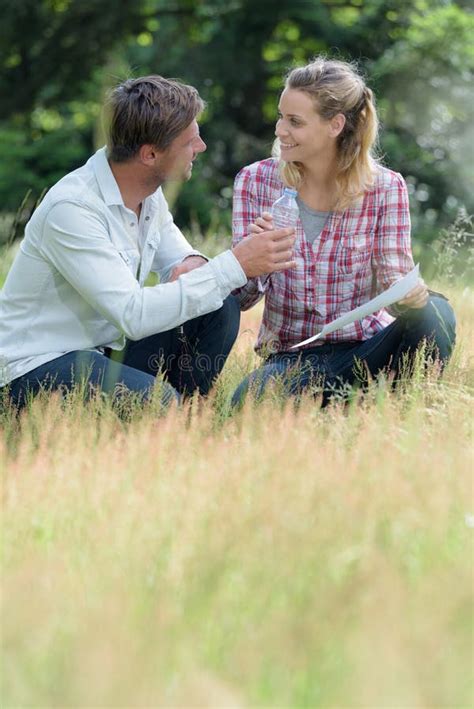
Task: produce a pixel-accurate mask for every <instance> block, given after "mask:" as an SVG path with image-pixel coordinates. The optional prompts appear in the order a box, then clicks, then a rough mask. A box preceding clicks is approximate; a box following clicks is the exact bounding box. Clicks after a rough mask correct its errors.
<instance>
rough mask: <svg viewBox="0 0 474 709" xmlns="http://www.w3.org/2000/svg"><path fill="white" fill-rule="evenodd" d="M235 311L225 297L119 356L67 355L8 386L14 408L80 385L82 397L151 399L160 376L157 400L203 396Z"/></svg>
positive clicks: (229, 337)
mask: <svg viewBox="0 0 474 709" xmlns="http://www.w3.org/2000/svg"><path fill="white" fill-rule="evenodd" d="M239 323H240V310H239V305H238V302H237V300H236V299H235V298H234V297H233V296H229V297H228V298H226V300H225V301H224V304H223V305H222V307H221V308H220V309H219V310H216V311H214V312H212V313H208V314H207V315H201V316H200V317H198V318H195V319H193V320H189V321H188V322H187V323H184V325H182V326H181V327H179V328H174V329H173V330H168V331H167V332H160V333H158V334H156V335H152V336H151V337H146V338H144V339H143V340H138V341H136V342H132V341H130V340H129V341H127V344H126V347H125V349H124V350H122V351H121V352H113V353H112V352H110V351H107V352H106V353H105V354H101V353H100V352H97V351H90V350H85V351H82V350H81V351H76V352H69V353H68V354H65V355H63V356H61V357H58V358H56V359H54V360H52V361H50V362H47V363H46V364H43V365H41V366H40V367H37V368H36V369H34V370H32V371H31V372H28V373H27V374H25V375H23V376H22V377H18V379H14V380H13V382H11V383H10V387H9V394H10V399H11V401H12V403H13V405H14V406H16V407H19V408H21V407H22V406H24V405H25V403H26V402H27V400H28V398H29V397H31V396H34V395H35V394H37V393H38V392H39V391H41V390H45V389H46V390H50V391H54V390H58V389H59V390H61V391H63V392H68V391H71V390H72V389H73V388H74V387H76V386H77V385H78V384H80V385H81V386H84V385H85V391H86V394H88V395H90V394H92V393H93V392H94V391H97V390H100V391H102V392H105V393H106V394H110V395H111V396H112V398H113V399H121V398H123V396H124V394H126V393H127V392H131V393H133V394H134V395H135V396H136V397H138V398H139V399H141V400H142V401H147V400H149V399H150V397H151V395H152V392H153V389H154V386H155V377H156V375H157V374H158V373H162V374H163V375H164V382H163V390H162V392H163V393H162V402H163V404H165V405H166V404H169V403H170V402H171V401H173V400H174V399H176V400H178V401H179V400H180V398H181V396H190V395H192V394H193V393H194V392H196V391H199V392H200V393H201V394H204V395H205V394H207V393H208V392H209V390H210V388H211V386H212V384H213V382H214V380H215V379H216V377H217V376H218V375H219V374H220V372H221V370H222V368H223V366H224V364H225V361H226V359H227V356H228V354H229V352H230V350H231V349H232V345H233V344H234V342H235V339H236V337H237V333H238V331H239Z"/></svg>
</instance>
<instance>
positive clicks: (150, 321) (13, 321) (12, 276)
mask: <svg viewBox="0 0 474 709" xmlns="http://www.w3.org/2000/svg"><path fill="white" fill-rule="evenodd" d="M196 253H198V252H196V251H194V250H193V248H192V247H191V245H190V244H189V243H188V241H187V240H186V239H185V237H184V236H183V234H182V233H181V232H180V230H179V229H178V228H177V226H176V225H175V224H174V222H173V218H172V216H171V214H170V211H169V209H168V205H167V203H166V200H165V198H164V196H163V193H162V191H161V188H160V189H158V190H157V191H156V192H155V193H154V194H152V195H150V196H149V197H147V198H146V199H145V200H144V201H143V203H142V210H141V213H140V219H137V216H136V214H135V213H134V212H133V211H132V210H130V209H127V207H125V205H124V203H123V199H122V196H121V193H120V190H119V187H118V185H117V182H116V181H115V178H114V176H113V173H112V171H111V169H110V166H109V163H108V161H107V157H106V149H105V148H101V149H100V150H98V151H97V152H96V153H95V155H93V156H92V157H91V158H90V159H89V160H88V161H87V163H86V164H85V165H84V166H83V167H80V168H79V169H77V170H75V171H74V172H71V173H70V174H69V175H66V177H64V178H63V179H62V180H60V181H59V182H58V183H57V184H56V185H55V186H54V187H53V188H52V189H51V190H50V191H49V192H48V193H47V195H46V196H45V198H44V199H43V201H42V202H41V204H40V206H39V207H38V208H37V209H36V211H35V213H34V214H33V216H32V218H31V220H30V221H29V223H28V225H27V227H26V231H25V238H24V239H23V241H22V242H21V244H20V249H19V251H18V254H17V256H16V258H15V261H14V263H13V265H12V268H11V270H10V272H9V274H8V276H7V279H6V282H5V285H4V287H3V290H2V291H1V292H0V386H3V385H5V384H8V383H9V382H10V381H12V380H13V379H16V378H17V377H20V376H21V375H23V374H25V373H27V372H29V371H31V370H32V369H35V368H36V367H39V366H40V365H41V364H44V363H45V362H49V361H51V360H53V359H55V358H56V357H60V356H61V355H63V354H66V353H67V352H72V351H74V350H85V349H96V348H99V347H111V348H113V349H122V348H123V347H124V345H125V338H126V337H127V338H129V339H131V340H140V339H142V338H144V337H147V336H149V335H153V334H155V333H157V332H163V331H166V330H170V329H171V328H173V327H176V326H177V325H180V324H181V323H184V322H186V321H187V320H190V319H191V318H195V317H197V316H199V315H204V314H205V313H209V312H211V311H213V310H217V309H218V308H220V307H221V306H222V303H223V301H224V299H225V298H226V297H227V296H228V295H229V293H230V292H231V291H232V290H233V289H235V288H238V287H239V286H242V285H244V284H245V283H246V282H247V278H246V276H245V273H244V272H243V270H242V268H241V266H240V264H239V262H238V261H237V259H236V258H235V256H234V255H233V253H232V252H231V251H230V250H229V251H225V252H224V253H222V254H219V256H216V257H215V258H213V259H211V260H210V261H209V262H208V263H207V264H204V265H203V266H201V267H200V268H197V269H194V270H193V271H190V272H189V273H186V274H184V275H182V276H180V278H178V279H177V280H176V281H174V282H172V283H166V280H167V279H168V278H169V275H170V273H171V271H172V269H173V267H174V266H176V265H177V264H178V263H180V262H181V261H182V260H183V259H184V258H186V257H187V256H190V255H192V254H196ZM150 271H153V272H156V273H158V274H159V276H160V281H161V282H160V284H159V285H156V286H151V287H150V286H149V287H147V286H145V285H144V284H145V280H146V278H147V276H148V275H149V273H150Z"/></svg>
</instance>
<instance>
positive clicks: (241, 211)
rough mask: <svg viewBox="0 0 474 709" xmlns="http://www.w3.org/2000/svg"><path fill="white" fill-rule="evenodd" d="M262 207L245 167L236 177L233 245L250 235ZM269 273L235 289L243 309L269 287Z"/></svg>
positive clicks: (246, 308) (255, 301)
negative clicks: (252, 224) (250, 229)
mask: <svg viewBox="0 0 474 709" xmlns="http://www.w3.org/2000/svg"><path fill="white" fill-rule="evenodd" d="M261 212H262V209H261V208H259V205H258V201H257V199H256V197H255V195H254V194H253V191H252V179H251V173H250V171H249V170H248V169H247V168H243V170H241V171H240V172H239V174H238V175H237V177H236V178H235V182H234V194H233V208H232V245H233V246H237V244H238V243H239V242H240V241H242V239H245V237H247V236H248V235H249V227H250V224H251V223H252V222H255V220H256V219H257V217H259V216H260V214H261ZM268 278H269V275H268V274H267V275H262V276H259V277H258V278H249V279H248V281H247V283H246V284H245V285H244V286H243V287H242V288H238V289H237V290H235V291H234V295H235V296H236V297H237V298H238V300H239V303H240V308H241V310H248V309H249V308H251V307H252V306H253V305H255V304H256V303H258V301H259V300H260V299H261V298H262V296H263V295H264V293H265V291H266V290H267V288H268Z"/></svg>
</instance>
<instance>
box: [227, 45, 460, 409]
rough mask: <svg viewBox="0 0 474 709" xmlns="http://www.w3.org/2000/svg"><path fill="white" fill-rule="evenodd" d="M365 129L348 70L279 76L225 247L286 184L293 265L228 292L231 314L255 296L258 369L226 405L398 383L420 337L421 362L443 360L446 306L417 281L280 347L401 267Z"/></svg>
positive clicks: (394, 202)
mask: <svg viewBox="0 0 474 709" xmlns="http://www.w3.org/2000/svg"><path fill="white" fill-rule="evenodd" d="M377 131H378V120H377V113H376V109H375V104H374V98H373V94H372V91H371V90H370V89H369V88H368V87H367V86H366V85H365V83H364V80H363V79H362V77H361V76H360V75H359V74H358V73H357V71H356V70H355V69H354V68H353V66H352V65H350V64H347V63H345V62H341V61H330V60H326V59H324V58H321V57H320V58H317V59H315V60H314V61H313V62H311V63H310V64H308V65H307V66H304V67H301V68H296V69H294V70H292V71H291V72H290V73H289V75H288V76H287V79H286V83H285V88H284V90H283V93H282V94H281V97H280V103H279V118H278V121H277V124H276V130H275V135H276V141H275V145H274V157H273V158H269V159H266V160H262V161H261V162H257V163H254V164H252V165H249V166H247V167H245V168H243V169H242V170H241V172H240V173H239V174H238V176H237V178H236V180H235V186H234V211H233V241H234V244H237V243H238V242H239V241H240V240H241V239H242V238H244V237H245V235H246V234H248V233H249V225H251V232H253V233H258V232H262V231H265V230H269V229H272V222H271V213H270V212H271V206H272V204H273V203H274V202H275V200H276V199H278V198H279V197H280V196H281V194H282V192H283V189H284V187H285V186H286V187H291V188H293V189H296V190H297V192H298V194H297V203H298V207H299V213H300V218H299V220H298V223H297V226H296V237H297V238H296V245H295V250H294V254H293V258H294V261H295V264H296V265H295V266H294V267H293V268H290V269H288V270H286V271H284V272H282V273H280V274H278V275H275V274H273V275H272V276H270V277H261V278H259V279H251V280H249V281H248V283H247V284H246V285H245V286H244V287H243V288H241V289H239V290H238V291H237V292H236V294H237V295H238V298H239V300H240V305H241V308H242V309H243V310H246V309H248V308H250V307H251V306H253V305H254V304H255V303H256V302H257V301H258V300H260V298H261V297H262V296H263V295H264V296H265V308H264V313H263V321H262V326H261V329H260V333H259V336H258V341H257V345H256V350H257V352H259V353H260V354H261V355H262V356H263V357H264V359H265V362H264V365H263V366H262V367H261V368H260V369H258V370H257V371H256V372H254V373H253V374H252V375H250V377H248V378H247V379H246V380H244V382H242V384H241V385H240V386H239V388H238V389H237V391H236V392H235V394H234V399H233V401H234V403H239V402H241V401H242V400H243V399H244V397H245V394H246V392H247V390H248V388H249V385H251V387H252V389H253V390H254V391H255V393H256V394H257V395H260V394H261V393H262V392H263V390H264V388H265V386H266V385H267V384H268V383H269V382H271V381H274V380H275V379H279V380H280V381H281V382H283V385H284V386H285V388H286V390H287V391H288V392H289V393H297V392H300V391H302V390H303V389H305V388H306V387H308V386H310V385H311V384H313V383H314V382H315V381H317V380H319V381H320V382H321V381H324V387H323V391H324V395H323V404H325V403H327V401H328V400H329V398H330V397H331V395H332V394H333V393H334V392H335V391H339V392H340V391H341V390H345V389H347V387H348V386H351V385H353V384H354V383H355V382H357V381H358V380H360V379H362V380H364V379H367V377H368V376H376V375H377V374H378V373H379V372H381V371H382V370H385V369H387V368H388V369H390V370H391V371H393V372H395V375H396V376H398V377H399V376H400V374H401V373H402V368H403V367H405V366H406V364H405V363H407V362H409V360H410V355H412V354H413V353H414V352H415V351H416V349H417V347H418V345H420V343H421V342H423V341H424V340H426V341H427V342H428V343H429V345H430V347H427V348H426V350H425V352H426V356H428V350H430V352H431V355H436V357H438V358H439V360H440V363H441V364H444V363H445V362H446V361H447V359H448V358H449V356H450V354H451V351H452V348H453V345H454V340H455V318H454V314H453V311H452V308H451V307H450V305H449V304H448V302H447V301H446V299H445V298H444V297H443V296H441V295H439V294H434V293H430V292H429V291H428V289H427V288H426V286H425V284H424V283H423V282H422V281H421V280H420V282H419V284H418V285H417V287H416V288H415V289H414V290H413V291H411V292H410V293H409V294H408V296H407V297H406V298H405V299H404V300H402V301H400V302H399V303H398V304H397V306H396V307H394V308H393V310H392V313H389V312H388V311H387V310H385V309H383V310H380V311H378V312H376V313H374V314H373V315H370V316H368V317H366V318H364V319H363V320H361V321H357V322H355V323H353V324H351V325H347V326H345V327H344V328H343V329H341V330H337V331H335V332H333V333H332V334H330V335H328V336H327V337H326V339H325V340H324V341H322V342H321V341H316V343H314V342H313V343H310V344H309V345H307V346H304V347H300V348H297V349H296V350H295V349H290V348H291V347H292V346H293V345H296V344H297V343H299V342H301V341H302V340H305V339H306V338H308V337H311V336H312V335H314V334H316V333H317V332H319V331H320V330H321V329H322V327H323V326H324V324H326V323H328V322H331V321H332V320H334V319H335V318H336V317H338V316H339V315H341V314H342V313H344V312H347V311H349V310H352V309H353V308H355V307H357V306H359V305H361V304H363V303H364V302H367V301H368V300H369V299H371V298H372V297H374V295H376V294H377V293H378V292H380V291H382V290H385V289H386V288H388V287H389V286H390V285H392V284H393V283H394V282H395V281H397V280H398V279H400V278H401V277H402V276H404V275H405V274H406V273H408V271H410V270H411V269H412V268H413V265H414V264H413V257H412V252H411V244H410V214H409V205H408V195H407V189H406V185H405V182H404V180H403V178H402V177H401V175H399V174H398V173H395V172H393V171H391V170H389V169H387V168H385V167H382V165H381V164H380V163H379V162H378V161H377V159H376V158H375V157H374V153H373V150H374V146H375V143H376V139H377ZM285 259H287V256H285ZM394 316H395V317H394ZM315 345H316V346H315ZM361 363H362V366H361Z"/></svg>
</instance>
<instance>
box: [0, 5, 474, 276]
mask: <svg viewBox="0 0 474 709" xmlns="http://www.w3.org/2000/svg"><path fill="white" fill-rule="evenodd" d="M0 10H1V18H2V21H1V24H0V63H1V72H0V94H1V102H0V156H1V160H0V243H1V242H3V243H4V244H6V243H8V244H9V245H11V244H12V243H13V242H14V241H15V240H16V239H18V238H19V237H21V236H22V233H23V228H24V225H25V223H26V221H27V220H28V218H29V217H30V216H31V213H32V211H33V209H34V208H35V205H36V204H37V203H38V201H39V200H40V199H41V198H42V196H43V194H44V192H45V191H46V190H47V189H48V188H49V187H50V186H51V185H52V184H53V183H54V182H55V181H56V180H58V179H59V178H60V177H61V176H62V175H64V174H65V173H67V172H69V171H70V170H72V169H74V168H76V167H78V166H79V165H81V164H82V163H83V162H85V161H86V160H87V158H88V157H89V155H90V154H91V153H92V152H93V151H95V150H96V149H97V148H98V147H100V146H101V145H103V144H104V142H105V137H104V136H105V132H104V116H103V114H102V108H101V107H102V104H103V100H104V97H105V95H106V93H107V91H108V89H109V88H110V87H111V86H113V85H114V84H116V83H118V82H119V81H121V80H123V79H124V78H127V77H130V76H140V75H143V74H147V73H159V74H162V75H164V76H168V77H178V78H180V79H182V80H184V81H186V82H187V83H191V84H193V85H194V86H196V87H197V88H198V90H199V92H200V93H201V95H202V97H203V98H204V99H205V100H206V101H207V104H208V107H207V110H206V112H205V114H204V116H203V118H202V122H201V123H202V125H201V133H202V136H203V138H204V140H205V141H206V143H207V145H208V150H207V152H206V153H205V154H204V155H202V156H200V158H199V160H198V161H197V162H196V164H195V168H194V170H193V177H192V180H191V181H190V182H189V183H186V184H184V185H181V186H170V187H169V188H168V192H167V196H168V198H169V200H170V202H171V203H172V207H173V211H174V214H175V218H176V221H177V223H178V224H179V226H180V227H181V228H183V229H184V230H185V231H187V233H188V234H189V235H190V238H191V240H192V241H193V242H194V243H197V245H199V244H200V243H205V244H206V246H207V251H211V252H212V250H213V249H214V248H215V249H216V250H217V249H219V248H221V246H222V244H223V243H224V242H225V243H228V240H229V236H230V219H231V206H232V182H233V178H234V177H235V175H236V173H237V172H238V170H239V169H240V168H241V167H242V166H243V165H245V164H247V163H250V162H253V161H255V160H259V159H262V158H264V157H267V156H268V155H269V154H270V149H271V144H272V141H273V130H274V123H275V116H276V106H277V101H278V95H279V93H280V91H281V88H282V81H283V76H284V74H285V73H286V71H287V70H288V69H289V68H291V67H292V66H294V65H295V64H301V63H305V62H307V61H309V60H310V59H311V58H312V57H313V56H314V55H316V54H319V53H325V54H326V55H327V56H329V57H335V58H340V59H346V60H351V61H352V60H354V61H356V62H357V63H358V64H359V66H360V68H361V69H362V70H363V72H364V74H365V76H366V78H367V80H368V83H369V85H370V86H371V87H372V88H373V90H374V91H375V94H376V96H377V100H378V108H379V112H380V117H381V121H382V133H381V144H380V152H381V154H382V155H383V160H384V163H385V164H386V165H388V166H390V167H391V168H393V169H395V170H397V171H399V172H401V173H402V174H403V175H404V177H405V179H406V181H407V183H408V188H409V192H410V200H411V212H412V220H413V243H414V252H415V258H416V259H417V260H421V262H422V265H423V267H424V273H425V275H428V276H429V273H430V271H431V270H432V269H435V268H436V264H438V268H439V266H440V263H442V262H443V259H444V260H445V261H446V258H447V255H448V256H449V254H450V249H451V251H452V250H453V248H454V247H456V249H457V251H456V253H457V254H459V253H461V257H460V259H458V260H459V261H462V266H463V268H462V269H461V270H462V272H463V273H464V271H465V268H464V267H465V266H466V263H467V262H470V263H471V265H472V242H471V246H470V247H469V241H470V240H471V239H472V219H471V217H470V216H469V215H471V214H472V213H473V212H474V178H473V168H472V166H473V163H474V150H473V145H474V130H473V123H472V106H473V94H472V84H471V83H470V82H471V80H472V74H473V68H474V49H473V43H472V36H473V29H474V17H473V14H472V5H471V3H470V1H468V0H466V1H464V0H459V1H457V2H453V1H451V0H0ZM455 242H456V243H455ZM453 244H454V246H453ZM458 247H459V248H458ZM446 264H448V261H446ZM458 265H459V264H458ZM448 266H449V268H451V269H452V276H453V277H455V274H456V264H455V263H454V261H453V258H451V257H450V259H449V264H448V265H446V268H448Z"/></svg>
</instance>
